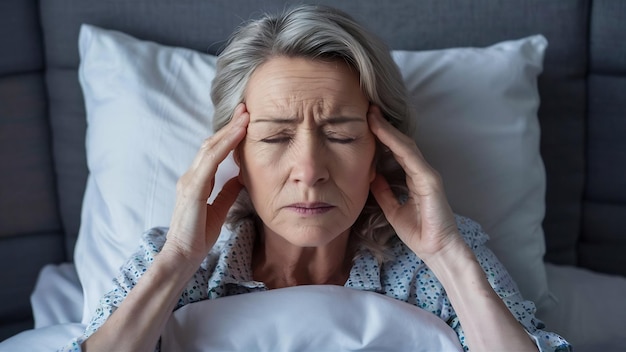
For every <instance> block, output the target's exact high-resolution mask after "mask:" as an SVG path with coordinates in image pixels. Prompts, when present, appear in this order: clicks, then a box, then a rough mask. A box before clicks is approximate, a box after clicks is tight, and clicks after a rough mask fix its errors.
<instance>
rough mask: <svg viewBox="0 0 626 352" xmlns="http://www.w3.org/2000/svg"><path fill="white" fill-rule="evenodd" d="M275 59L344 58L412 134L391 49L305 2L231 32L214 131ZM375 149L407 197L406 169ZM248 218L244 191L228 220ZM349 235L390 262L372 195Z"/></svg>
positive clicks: (220, 63) (388, 232)
mask: <svg viewBox="0 0 626 352" xmlns="http://www.w3.org/2000/svg"><path fill="white" fill-rule="evenodd" d="M279 56H285V57H303V58H310V59H339V60H343V61H345V62H346V63H347V64H348V65H350V66H351V67H353V68H354V69H356V70H357V72H358V73H359V76H360V84H361V89H362V90H363V93H364V94H365V96H366V97H367V98H368V99H369V101H370V102H371V103H373V104H375V105H377V106H379V107H380V109H381V111H382V113H383V115H384V116H385V118H386V119H387V120H388V121H389V122H391V124H392V125H394V126H395V127H396V128H398V129H399V130H400V131H402V132H404V133H408V132H409V130H410V128H411V121H412V119H411V115H412V114H411V110H410V107H409V104H408V98H407V93H406V88H405V86H404V83H403V80H402V76H401V74H400V71H399V70H398V67H397V66H396V64H395V62H394V61H393V59H392V57H391V55H390V53H389V49H388V47H387V46H386V45H385V44H384V43H383V42H382V41H381V40H380V39H378V38H377V37H376V36H374V35H373V34H371V33H370V32H368V31H367V30H366V29H365V28H363V27H362V26H361V25H359V24H358V23H357V22H356V21H354V20H353V19H352V18H351V17H350V16H349V15H347V14H346V13H344V12H342V11H339V10H337V9H333V8H330V7H326V6H320V5H302V6H298V7H295V8H292V9H289V10H286V11H285V12H283V13H282V14H280V15H265V16H263V17H262V18H260V19H258V20H254V21H251V22H248V23H247V24H245V25H244V26H242V27H240V28H239V29H238V30H236V31H235V33H234V34H233V35H232V37H231V39H230V41H229V42H228V45H227V46H226V47H225V49H224V50H223V51H222V52H221V53H220V54H219V57H218V60H217V70H216V75H215V78H214V79H213V84H212V88H211V98H212V100H213V104H214V107H215V114H214V116H213V127H214V130H215V131H217V130H219V129H220V128H222V127H224V126H225V125H226V124H227V123H228V121H230V119H231V118H232V116H233V113H234V110H235V108H236V107H237V105H238V104H239V103H242V102H245V101H244V96H245V91H246V87H247V84H248V81H249V79H250V77H251V76H252V73H253V72H254V71H255V70H256V69H257V68H258V67H259V66H261V65H262V64H263V63H265V62H267V61H268V60H270V59H271V58H273V57H279ZM376 149H377V152H376V157H375V158H376V169H377V172H378V173H380V174H381V175H383V176H384V177H385V178H386V179H387V181H388V182H389V184H390V186H391V187H392V189H393V190H394V192H395V193H396V194H397V195H398V196H402V195H406V193H407V192H406V178H405V174H404V171H403V170H402V168H401V167H400V166H399V165H398V164H397V162H395V160H394V159H393V157H392V156H391V155H389V154H390V152H389V151H388V150H387V149H386V148H384V146H382V145H381V144H378V145H377V148H376ZM250 217H253V218H255V219H256V220H257V221H258V217H257V216H256V212H255V211H254V208H253V206H252V203H251V202H250V200H249V196H248V194H247V192H246V191H245V190H244V191H242V192H241V194H240V197H239V198H238V199H237V201H236V202H235V204H234V205H233V208H232V209H231V211H230V213H229V216H228V218H227V220H226V221H227V224H229V225H230V226H235V225H236V224H238V223H239V222H240V221H242V220H243V219H247V218H250ZM352 234H353V235H354V236H351V237H352V238H353V239H354V240H355V241H356V243H355V244H356V245H357V246H361V247H365V248H367V249H369V250H370V251H371V252H372V253H373V254H374V255H375V256H376V257H377V258H378V259H379V261H381V262H382V261H383V260H385V259H386V258H387V257H388V256H387V253H388V249H389V246H390V245H391V243H390V242H391V241H390V239H391V238H393V237H394V236H395V232H394V230H393V228H391V226H390V225H389V223H388V221H387V220H386V218H385V216H384V215H383V213H382V210H381V209H380V207H379V206H378V204H377V203H376V201H375V200H374V198H373V196H372V195H371V194H370V196H369V198H368V200H367V202H366V204H365V207H364V208H363V210H362V212H361V214H360V215H359V217H358V219H357V220H356V222H355V224H354V225H353V227H352ZM353 242H354V241H353Z"/></svg>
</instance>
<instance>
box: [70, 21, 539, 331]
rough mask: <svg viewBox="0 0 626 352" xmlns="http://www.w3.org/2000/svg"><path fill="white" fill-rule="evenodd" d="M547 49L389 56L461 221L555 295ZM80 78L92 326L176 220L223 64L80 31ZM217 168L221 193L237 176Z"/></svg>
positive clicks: (522, 276)
mask: <svg viewBox="0 0 626 352" xmlns="http://www.w3.org/2000/svg"><path fill="white" fill-rule="evenodd" d="M545 47H546V41H545V39H544V38H543V37H541V36H533V37H529V38H525V39H521V40H517V41H510V42H504V43H500V44H497V45H494V46H491V47H488V48H484V49H476V48H458V49H447V50H438V51H430V52H394V53H393V54H394V57H395V59H396V60H397V62H398V64H399V66H400V69H401V71H402V72H403V74H404V76H405V78H406V80H407V84H408V86H409V89H410V90H411V92H412V93H413V99H414V103H415V105H416V108H417V110H418V112H419V115H418V123H417V125H418V130H417V134H416V136H415V138H416V140H417V142H418V144H419V146H420V147H421V148H422V150H423V151H424V154H425V155H426V158H427V159H428V161H429V162H430V163H432V164H433V165H434V166H435V167H436V168H437V169H438V170H439V171H440V172H441V173H442V175H443V178H444V182H445V186H446V188H447V191H448V195H449V197H450V200H451V203H452V205H453V207H454V209H455V211H457V212H458V213H461V214H464V215H468V216H470V217H474V218H475V219H477V220H479V221H480V222H481V223H482V224H483V226H484V227H485V229H486V231H487V233H489V234H490V235H491V238H492V248H493V250H494V252H496V255H498V257H499V258H500V259H501V260H502V261H503V262H504V263H505V265H506V266H507V268H508V269H509V271H510V272H511V273H512V275H513V278H514V279H515V280H516V281H517V282H518V284H519V286H520V288H521V291H522V293H523V294H524V296H525V297H526V298H528V299H531V300H534V301H535V302H538V303H539V305H540V306H541V305H543V304H545V302H547V301H548V297H549V295H548V289H547V282H546V279H545V268H544V265H543V261H542V256H543V253H544V239H543V234H542V230H541V221H542V219H543V212H544V202H543V195H544V188H545V175H544V170H543V165H542V163H541V158H540V155H539V148H538V147H539V146H538V144H539V126H538V121H537V116H536V110H537V107H538V104H539V98H538V94H537V87H536V77H537V75H538V74H539V72H540V71H541V67H542V58H543V52H544V49H545ZM79 49H80V56H81V64H80V68H79V77H80V82H81V85H82V89H83V94H84V97H85V104H86V109H87V119H88V128H87V140H86V145H87V161H88V166H89V170H90V175H89V179H88V183H87V189H86V192H85V197H84V201H83V212H82V222H81V228H80V232H79V237H78V242H77V244H76V248H75V258H74V259H75V263H76V267H77V271H78V275H79V278H80V280H81V283H82V285H83V291H84V295H85V307H84V308H85V309H84V313H83V322H84V323H86V322H87V321H88V320H89V319H90V317H91V316H92V314H93V313H94V309H95V307H96V306H97V303H98V300H99V299H100V297H101V296H102V295H103V294H104V293H105V292H107V291H108V290H109V289H110V288H111V279H112V278H113V277H114V276H115V275H116V273H117V272H118V269H119V267H120V266H121V265H122V264H123V263H124V261H125V260H126V258H128V256H130V254H131V253H132V252H133V251H134V250H135V249H136V248H137V245H138V242H139V239H140V236H141V233H142V232H143V231H145V230H146V229H148V228H150V227H153V226H168V225H169V222H170V216H171V213H172V209H173V205H174V199H175V183H176V180H177V179H178V177H179V176H180V175H181V174H182V173H183V172H184V171H185V170H186V168H187V167H188V165H189V164H190V162H191V160H192V159H193V156H194V155H195V153H196V151H197V149H198V148H199V146H200V144H201V142H202V140H203V139H204V138H206V137H208V136H209V135H211V133H212V131H211V125H212V124H211V117H212V113H213V108H212V106H211V101H210V97H209V92H210V84H211V80H212V78H213V75H214V73H215V57H213V56H210V55H205V54H201V53H198V52H195V51H192V50H188V49H184V48H173V47H167V46H163V45H159V44H157V43H152V42H146V41H140V40H137V39H135V38H132V37H130V36H128V35H125V34H123V33H120V32H116V31H110V30H104V29H100V28H97V27H94V26H90V25H83V26H82V27H81V31H80V38H79ZM236 173H237V168H236V166H235V165H234V163H233V162H232V160H231V159H228V160H227V162H226V163H225V164H223V165H222V166H221V167H220V171H219V174H218V180H217V187H216V188H217V189H219V188H220V187H221V184H223V182H224V180H225V179H227V178H228V177H230V176H232V175H235V174H236Z"/></svg>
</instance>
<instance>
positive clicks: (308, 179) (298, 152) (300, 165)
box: [291, 133, 330, 187]
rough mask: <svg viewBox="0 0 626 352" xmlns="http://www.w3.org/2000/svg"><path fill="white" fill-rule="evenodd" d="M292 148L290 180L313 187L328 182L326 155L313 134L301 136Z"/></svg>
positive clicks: (324, 149)
mask: <svg viewBox="0 0 626 352" xmlns="http://www.w3.org/2000/svg"><path fill="white" fill-rule="evenodd" d="M292 147H293V150H294V152H293V155H292V158H293V160H292V163H293V164H292V169H291V180H292V181H293V182H296V183H299V184H302V185H305V186H308V187H313V186H316V185H318V184H321V183H324V182H326V181H328V179H329V177H330V174H329V171H328V161H329V160H328V155H327V154H328V153H327V151H326V148H324V146H323V143H322V142H321V141H319V139H318V138H317V137H316V136H314V133H311V134H307V136H303V137H302V138H301V139H300V140H299V141H296V145H294V146H292Z"/></svg>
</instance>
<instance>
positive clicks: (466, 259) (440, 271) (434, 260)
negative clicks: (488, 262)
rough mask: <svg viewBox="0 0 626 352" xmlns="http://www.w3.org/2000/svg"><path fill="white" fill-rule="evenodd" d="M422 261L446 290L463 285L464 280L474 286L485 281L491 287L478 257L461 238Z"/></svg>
mask: <svg viewBox="0 0 626 352" xmlns="http://www.w3.org/2000/svg"><path fill="white" fill-rule="evenodd" d="M422 259H423V260H424V263H426V265H427V266H428V267H429V268H430V270H432V271H433V273H434V274H435V276H436V277H437V278H438V279H439V281H440V282H441V283H442V285H444V287H445V288H446V290H449V289H452V287H453V286H457V285H460V284H462V283H461V281H464V280H469V281H472V282H473V283H474V284H477V283H478V282H482V281H484V284H486V285H487V286H488V285H489V284H488V282H487V280H486V278H485V275H484V272H483V270H482V267H481V266H480V264H479V263H478V260H477V259H476V255H475V254H474V252H473V251H472V249H471V248H470V247H469V246H468V245H467V244H466V243H465V241H463V239H462V238H461V237H460V236H458V237H457V239H456V240H455V241H451V243H449V244H448V245H447V246H446V247H444V248H442V249H441V250H440V251H438V252H437V253H434V254H432V255H430V256H429V257H427V258H422Z"/></svg>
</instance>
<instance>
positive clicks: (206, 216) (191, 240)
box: [162, 103, 250, 265]
mask: <svg viewBox="0 0 626 352" xmlns="http://www.w3.org/2000/svg"><path fill="white" fill-rule="evenodd" d="M249 120H250V115H249V114H248V112H247V110H246V106H245V104H243V103H241V104H239V105H238V106H237V108H236V109H235V112H234V114H233V118H232V119H231V121H230V122H229V123H228V124H227V125H226V126H224V128H222V129H221V130H219V131H218V132H217V133H216V134H215V135H213V136H211V137H210V138H208V139H206V140H205V141H204V143H203V144H202V147H201V148H200V150H199V152H198V154H197V155H196V157H195V159H194V160H193V163H192V164H191V166H190V168H189V169H188V170H187V172H185V174H183V175H182V176H181V177H180V179H179V180H178V182H177V184H176V205H175V207H174V212H173V214H172V221H171V224H170V229H169V232H168V234H167V241H166V243H165V245H164V247H163V250H162V251H173V252H174V253H175V254H178V255H182V256H183V257H184V258H186V259H188V260H190V261H191V263H190V264H193V265H196V264H197V265H199V264H200V263H201V262H202V260H203V259H204V257H205V256H206V255H207V253H208V252H209V251H210V250H211V248H212V247H213V245H214V244H215V242H216V241H217V238H218V236H219V233H220V229H221V227H222V225H223V223H224V220H225V218H226V214H227V213H228V210H229V209H230V207H231V206H232V204H233V203H234V202H235V200H236V199H237V195H238V194H239V191H240V190H241V188H242V185H241V184H240V183H239V180H238V179H237V178H236V177H235V178H232V179H230V180H229V181H228V182H226V184H225V185H224V187H223V188H222V190H221V192H220V193H219V194H218V195H217V197H216V198H215V200H214V201H213V203H212V204H207V200H208V198H209V197H210V195H211V192H212V191H213V187H214V185H215V173H216V172H217V167H218V166H219V164H220V163H221V162H222V161H224V159H226V157H227V156H228V154H229V153H230V152H231V151H232V150H233V149H235V148H236V147H237V145H239V143H240V142H241V141H242V140H243V138H244V137H245V135H246V130H247V126H248V122H249Z"/></svg>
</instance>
